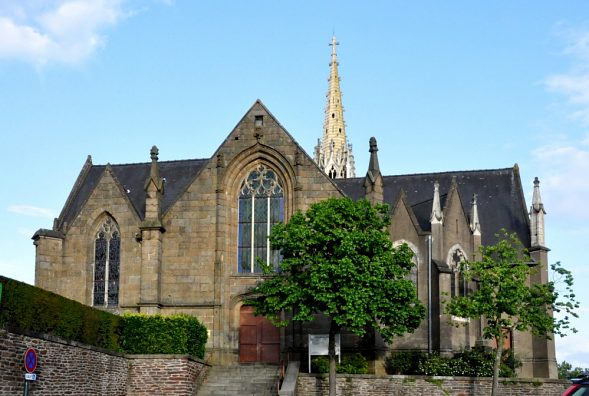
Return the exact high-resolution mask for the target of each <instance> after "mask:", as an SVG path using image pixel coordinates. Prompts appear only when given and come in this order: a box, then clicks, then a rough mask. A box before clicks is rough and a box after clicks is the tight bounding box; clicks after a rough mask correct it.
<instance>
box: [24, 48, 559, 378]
mask: <svg viewBox="0 0 589 396" xmlns="http://www.w3.org/2000/svg"><path fill="white" fill-rule="evenodd" d="M336 44H337V43H336V41H335V38H333V40H332V51H331V63H330V76H329V88H328V93H327V103H326V106H325V122H324V125H323V132H322V134H321V139H320V141H319V143H318V145H317V147H316V148H315V152H314V158H311V157H310V156H309V155H308V154H307V152H306V151H305V150H304V149H303V148H302V147H301V146H300V145H299V144H298V143H297V141H296V140H295V138H294V137H293V136H292V135H291V134H290V133H289V132H287V131H286V130H285V129H284V128H283V127H282V125H281V124H280V122H279V121H278V120H277V119H276V117H274V116H273V115H272V114H271V113H270V111H269V110H268V109H267V108H266V106H265V105H264V104H263V103H262V102H261V101H259V100H258V101H256V102H255V103H254V104H253V105H252V106H251V108H250V109H249V110H248V111H247V112H246V113H245V115H244V116H243V117H242V118H241V119H240V120H239V121H238V123H237V125H236V126H235V128H234V129H233V130H232V131H231V132H230V133H229V135H228V136H227V137H226V138H225V139H224V140H223V141H221V143H220V145H219V147H217V148H216V149H215V151H214V152H213V153H212V155H211V156H210V157H209V158H199V159H190V160H177V161H160V160H159V156H160V153H159V152H158V148H157V147H156V146H153V147H152V148H151V151H150V153H149V154H150V160H149V161H146V162H144V163H134V164H110V163H108V164H106V165H98V164H94V163H93V162H92V158H91V157H90V156H88V158H87V160H86V162H85V163H84V165H83V166H82V169H81V171H80V174H79V176H78V178H77V180H76V181H75V183H74V185H73V188H72V190H71V192H70V194H69V197H68V198H67V201H66V202H65V204H64V207H63V209H62V211H61V213H60V215H59V217H58V218H56V219H55V220H54V223H53V227H52V229H50V230H49V229H40V230H38V231H37V232H36V233H35V234H34V236H33V240H34V244H35V247H36V263H35V284H36V286H38V287H42V288H44V289H47V290H50V291H53V292H56V293H59V294H61V295H63V296H66V297H68V298H71V299H74V300H77V301H79V302H81V303H84V304H87V305H90V306H94V307H97V308H100V309H105V310H109V311H111V312H115V313H124V312H141V313H147V314H157V313H159V314H171V313H187V314H190V315H194V316H196V317H198V318H199V319H200V320H201V321H202V322H203V323H204V324H205V326H206V327H207V328H208V330H209V341H208V345H207V356H208V358H209V360H210V361H211V362H212V363H215V364H233V363H237V362H270V363H272V362H274V363H276V362H278V361H280V360H281V359H285V358H286V355H287V354H288V355H289V356H290V357H291V358H293V356H295V357H299V358H301V360H302V361H305V360H306V353H307V347H308V345H307V335H308V334H309V333H313V334H318V333H325V331H326V330H325V329H322V328H321V323H320V320H319V321H318V323H316V324H305V325H302V324H296V323H295V324H292V325H289V326H288V327H287V328H284V329H277V328H275V327H274V326H272V325H271V324H270V322H268V321H267V320H266V319H264V318H261V317H255V316H253V313H252V310H251V308H250V307H248V306H246V305H244V304H243V299H244V295H245V294H246V293H247V292H248V290H249V289H250V288H251V287H252V286H254V285H255V284H257V283H258V282H260V281H261V280H263V276H262V274H261V269H260V267H259V266H258V260H257V259H258V258H261V259H262V260H264V261H266V262H267V263H272V264H274V265H277V264H278V262H279V260H280V255H279V252H277V251H275V250H273V249H272V246H269V242H268V238H267V236H268V234H269V233H270V230H271V229H272V226H273V225H274V224H276V223H278V222H283V221H288V219H289V218H290V217H291V216H292V214H293V213H294V212H295V211H297V210H302V211H304V210H306V209H307V208H308V207H309V206H310V205H311V204H313V203H315V202H318V201H321V200H324V199H327V198H329V197H350V198H352V199H355V200H356V199H362V198H365V199H368V200H369V201H371V202H373V203H377V202H384V203H387V204H389V206H390V210H391V225H390V229H389V233H390V237H391V241H392V242H393V243H394V245H400V244H403V243H405V244H407V245H408V246H409V247H410V248H411V250H412V251H413V253H414V261H415V264H416V266H415V270H414V271H413V273H412V274H411V277H412V279H413V280H414V282H415V284H416V287H417V292H418V296H419V298H420V300H421V301H422V302H423V304H424V306H425V307H426V310H427V317H426V319H425V320H424V321H423V323H422V324H421V326H420V327H419V328H418V329H417V330H416V331H415V332H414V333H412V334H408V335H406V336H404V337H401V338H398V339H397V340H395V341H394V342H393V343H392V344H391V345H385V344H384V343H382V341H381V340H379V337H378V335H377V336H376V337H373V338H374V339H373V340H372V341H371V342H372V344H371V345H370V348H372V349H373V351H374V353H375V356H376V357H377V358H379V359H382V358H383V356H385V355H386V354H387V353H389V352H390V351H394V350H418V351H424V352H427V351H437V352H440V353H442V354H449V353H452V352H457V351H460V350H463V349H464V348H468V347H472V346H475V345H477V343H480V342H481V341H482V340H481V338H482V337H481V334H482V329H481V323H480V321H478V320H472V321H469V322H465V320H464V319H463V318H457V317H451V316H449V315H447V314H445V313H444V309H443V305H442V300H443V298H444V296H455V295H460V294H465V293H468V291H469V288H471V287H472V285H469V284H467V283H466V282H464V279H463V277H462V276H461V274H460V271H459V267H460V266H459V263H460V262H461V261H463V260H473V259H476V258H477V257H478V256H477V255H478V254H479V253H478V252H479V250H478V249H479V247H480V246H481V245H488V244H493V243H494V242H495V233H496V232H498V231H499V230H500V229H501V228H505V229H507V230H508V231H509V232H515V233H517V235H518V236H519V238H520V240H521V242H522V243H523V245H524V246H525V247H526V248H527V249H529V252H530V255H531V257H532V259H533V260H534V261H535V262H536V263H537V264H538V265H539V266H541V267H540V268H541V270H540V271H539V272H538V273H537V274H536V275H535V276H534V278H533V279H532V280H531V281H532V282H547V281H548V271H547V268H546V267H547V253H548V250H549V249H548V248H547V247H546V246H545V242H544V215H545V211H544V207H543V204H542V200H541V197H540V188H539V181H538V179H536V180H534V181H533V185H532V183H530V188H533V199H532V203H531V206H530V207H528V206H527V204H526V201H525V198H524V191H523V187H522V183H521V180H520V173H519V168H518V166H517V165H514V166H510V167H506V168H501V169H489V170H466V171H449V172H441V173H425V174H409V175H385V174H382V173H381V170H380V167H379V161H378V153H379V150H380V151H381V152H384V153H385V155H390V154H391V153H390V151H389V149H388V148H387V147H380V148H379V147H378V146H377V141H376V139H375V138H371V139H370V141H369V142H366V146H364V147H365V149H367V150H369V151H370V161H369V163H368V164H367V165H366V166H365V167H364V170H363V171H360V170H358V173H361V175H360V176H358V177H357V176H356V174H355V173H356V164H355V163H354V156H353V154H352V145H351V144H350V143H349V142H348V138H347V135H346V126H345V122H344V117H343V104H342V95H341V91H340V79H339V75H338V62H337V54H336ZM236 119H237V117H236ZM147 149H148V148H146V152H147ZM146 154H147V153H146ZM146 157H147V155H146ZM146 159H147V158H146ZM526 188H527V187H526ZM456 324H463V325H464V326H459V327H457V326H455V325H456ZM361 341H362V340H360V341H359V340H357V339H355V338H354V337H352V336H350V335H345V334H342V350H343V352H344V353H345V352H346V351H355V350H358V348H361V346H360V344H362V342H361ZM506 343H507V345H506V346H507V347H509V348H512V350H513V351H514V353H515V354H516V356H517V357H518V358H519V359H520V360H521V361H522V363H523V367H522V368H521V371H520V376H523V377H549V378H556V377H557V372H556V359H555V350H554V342H553V341H551V340H546V339H544V338H539V337H534V336H532V335H531V334H529V333H520V332H516V333H514V334H509V335H508V338H507V341H506ZM362 345H364V346H363V347H366V345H365V343H364V344H362Z"/></svg>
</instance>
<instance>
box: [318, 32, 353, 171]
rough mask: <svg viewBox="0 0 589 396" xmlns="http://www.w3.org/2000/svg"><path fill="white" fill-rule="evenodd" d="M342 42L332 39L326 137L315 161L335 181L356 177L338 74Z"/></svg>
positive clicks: (325, 126)
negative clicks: (338, 47)
mask: <svg viewBox="0 0 589 396" xmlns="http://www.w3.org/2000/svg"><path fill="white" fill-rule="evenodd" d="M338 44H339V43H338V42H337V40H336V38H335V36H333V37H332V38H331V43H330V44H329V45H330V46H331V62H330V63H329V66H330V72H329V79H328V82H329V84H328V89H327V95H326V97H327V103H326V105H325V120H324V122H323V138H322V139H320V141H319V142H318V144H317V146H316V147H315V162H316V163H317V164H318V165H319V167H320V168H321V169H322V170H323V171H325V173H327V174H328V175H329V177H331V178H333V179H340V178H348V177H354V176H355V173H356V172H355V169H354V155H353V154H352V146H351V145H350V144H349V143H348V140H347V137H346V123H345V122H344V107H343V105H342V92H341V90H340V84H339V83H340V78H339V73H338V69H337V67H338V65H339V63H338V61H337V50H336V47H337V45H338Z"/></svg>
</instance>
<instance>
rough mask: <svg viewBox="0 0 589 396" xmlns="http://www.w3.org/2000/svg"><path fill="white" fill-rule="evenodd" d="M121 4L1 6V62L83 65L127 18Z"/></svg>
mask: <svg viewBox="0 0 589 396" xmlns="http://www.w3.org/2000/svg"><path fill="white" fill-rule="evenodd" d="M121 1H122V0H45V1H40V2H29V1H24V2H22V3H17V2H15V1H10V2H8V4H4V5H2V6H0V58H5V59H17V60H20V61H25V62H29V63H33V64H35V65H44V64H46V63H52V62H55V63H66V64H77V63H80V62H82V61H84V60H85V59H87V58H88V57H89V56H90V55H91V54H92V53H93V52H94V51H96V49H98V48H100V47H101V46H102V45H104V42H105V36H104V34H103V31H104V29H105V28H106V27H108V26H113V25H116V24H117V23H118V22H119V21H120V20H121V19H122V18H123V17H124V13H123V10H122V5H121Z"/></svg>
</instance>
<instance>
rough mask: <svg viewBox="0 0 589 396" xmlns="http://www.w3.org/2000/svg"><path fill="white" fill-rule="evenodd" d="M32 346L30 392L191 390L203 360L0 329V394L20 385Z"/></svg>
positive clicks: (203, 367) (186, 393) (15, 390)
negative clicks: (34, 365)
mask: <svg viewBox="0 0 589 396" xmlns="http://www.w3.org/2000/svg"><path fill="white" fill-rule="evenodd" d="M28 348H35V350H36V351H37V356H38V358H37V360H38V363H37V370H36V371H35V373H36V374H37V380H36V381H31V382H30V383H29V391H30V393H31V394H33V395H46V396H51V395H55V396H61V395H158V394H159V395H163V394H165V395H178V396H180V395H182V396H191V395H195V394H196V391H197V387H198V385H199V384H200V382H201V381H202V378H203V377H204V374H205V372H206V368H207V365H205V364H204V363H203V362H201V361H199V360H196V359H193V358H191V357H189V356H178V355H122V354H117V353H113V352H109V351H105V350H99V349H97V348H94V347H90V346H87V345H83V344H79V343H75V342H66V341H63V340H60V339H57V338H55V337H49V336H43V337H36V336H26V335H21V334H16V333H12V332H9V331H6V330H0V394H1V395H18V394H21V393H22V392H23V387H24V373H25V369H24V361H23V356H24V353H25V351H26V350H27V349H28Z"/></svg>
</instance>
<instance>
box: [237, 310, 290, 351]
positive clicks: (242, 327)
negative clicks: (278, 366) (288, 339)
mask: <svg viewBox="0 0 589 396" xmlns="http://www.w3.org/2000/svg"><path fill="white" fill-rule="evenodd" d="M239 361H240V363H254V362H263V363H279V362H280V329H278V328H277V327H276V326H274V325H273V324H272V322H270V321H269V320H268V319H266V318H264V317H263V316H254V308H253V307H250V306H246V305H244V306H242V307H241V309H240V312H239Z"/></svg>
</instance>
